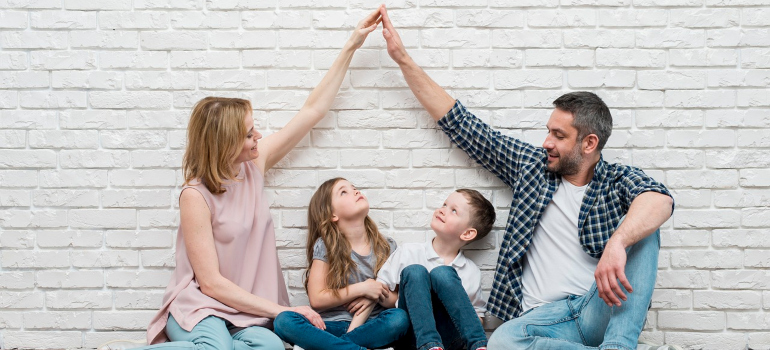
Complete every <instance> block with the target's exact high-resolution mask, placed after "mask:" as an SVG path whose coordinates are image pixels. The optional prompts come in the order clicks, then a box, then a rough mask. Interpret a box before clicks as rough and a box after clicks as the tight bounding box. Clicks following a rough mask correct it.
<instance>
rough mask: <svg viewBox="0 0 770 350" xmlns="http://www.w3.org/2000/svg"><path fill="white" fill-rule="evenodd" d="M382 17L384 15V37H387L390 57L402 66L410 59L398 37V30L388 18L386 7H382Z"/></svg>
mask: <svg viewBox="0 0 770 350" xmlns="http://www.w3.org/2000/svg"><path fill="white" fill-rule="evenodd" d="M380 15H382V36H383V37H385V42H386V43H387V44H388V55H390V58H392V59H393V61H395V62H396V63H398V64H399V65H401V64H402V63H404V62H405V61H406V60H407V59H409V55H408V54H407V53H406V49H405V48H404V43H403V42H401V37H400V36H398V33H397V32H396V28H393V23H392V22H391V21H390V17H388V10H387V9H386V8H385V5H381V6H380Z"/></svg>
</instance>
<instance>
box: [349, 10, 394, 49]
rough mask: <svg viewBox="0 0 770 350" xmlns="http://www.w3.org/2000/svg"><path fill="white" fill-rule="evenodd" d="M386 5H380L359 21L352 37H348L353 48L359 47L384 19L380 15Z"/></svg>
mask: <svg viewBox="0 0 770 350" xmlns="http://www.w3.org/2000/svg"><path fill="white" fill-rule="evenodd" d="M384 7H385V5H380V7H378V8H377V9H376V10H374V11H372V13H370V14H369V15H368V16H366V18H364V19H362V20H361V21H360V22H358V24H357V25H356V29H355V30H353V34H351V35H350V39H348V42H349V43H350V45H352V47H353V49H358V48H359V47H361V45H363V44H364V40H366V37H367V36H368V35H369V33H371V32H373V31H374V30H375V29H377V25H378V24H380V22H381V21H382V18H381V17H380V11H381V9H383V8H384Z"/></svg>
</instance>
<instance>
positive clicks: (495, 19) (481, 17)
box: [394, 9, 525, 28]
mask: <svg viewBox="0 0 770 350" xmlns="http://www.w3.org/2000/svg"><path fill="white" fill-rule="evenodd" d="M455 16H456V19H455V24H456V25H457V26H458V27H486V28H523V27H524V23H525V22H524V12H523V11H507V10H486V9H479V10H477V9H467V10H465V9H463V10H457V11H455ZM394 17H395V16H394Z"/></svg>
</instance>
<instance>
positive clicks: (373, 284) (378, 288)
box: [358, 278, 390, 300]
mask: <svg viewBox="0 0 770 350" xmlns="http://www.w3.org/2000/svg"><path fill="white" fill-rule="evenodd" d="M358 284H359V285H360V287H359V288H360V289H359V290H360V293H361V297H363V298H367V299H372V300H380V298H381V297H382V298H387V297H388V296H389V295H390V291H389V290H388V287H385V285H384V284H382V283H380V282H377V281H375V280H373V279H371V278H370V279H367V280H366V281H363V282H360V283H358Z"/></svg>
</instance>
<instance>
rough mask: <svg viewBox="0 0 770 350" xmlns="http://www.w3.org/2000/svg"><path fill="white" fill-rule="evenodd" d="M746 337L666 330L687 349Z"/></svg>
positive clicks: (718, 349) (738, 343) (729, 344)
mask: <svg viewBox="0 0 770 350" xmlns="http://www.w3.org/2000/svg"><path fill="white" fill-rule="evenodd" d="M690 1H691V0H690ZM700 1H701V2H702V0H700ZM745 338H746V336H745V335H744V334H740V333H714V332H702V333H701V332H692V331H690V332H684V331H683V332H666V343H668V344H677V345H680V346H682V347H684V348H687V349H703V350H724V349H742V348H745V346H746V339H745Z"/></svg>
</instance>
